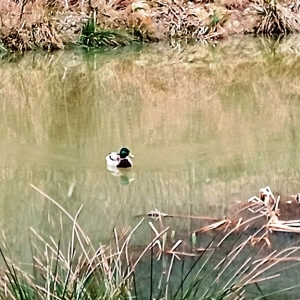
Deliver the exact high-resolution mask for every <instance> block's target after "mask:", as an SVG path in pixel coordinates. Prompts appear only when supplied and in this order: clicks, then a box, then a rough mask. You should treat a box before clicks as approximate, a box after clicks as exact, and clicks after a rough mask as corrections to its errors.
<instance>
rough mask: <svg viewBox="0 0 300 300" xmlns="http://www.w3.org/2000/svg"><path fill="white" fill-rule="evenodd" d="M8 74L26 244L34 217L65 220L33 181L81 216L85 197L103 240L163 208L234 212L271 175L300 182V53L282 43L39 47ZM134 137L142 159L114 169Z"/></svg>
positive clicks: (9, 226)
mask: <svg viewBox="0 0 300 300" xmlns="http://www.w3.org/2000/svg"><path fill="white" fill-rule="evenodd" d="M0 76H1V83H0V90H1V94H0V100H1V101H0V108H1V116H0V149H1V151H0V162H1V166H2V168H1V171H0V172H1V173H0V178H1V195H0V207H1V210H0V216H1V218H0V226H1V229H2V231H3V233H4V235H5V236H6V238H7V244H8V245H9V246H10V247H13V249H15V251H16V252H17V251H20V252H22V249H24V248H22V247H23V245H24V243H26V242H27V241H28V239H29V238H28V232H29V228H30V227H33V228H35V229H37V230H39V231H43V232H45V231H47V230H49V224H54V227H55V226H60V224H61V223H64V221H63V218H64V217H63V218H62V217H61V215H62V213H61V211H60V210H59V209H57V208H56V207H55V205H54V204H53V203H51V201H49V200H47V199H46V198H45V197H44V196H43V195H41V194H40V193H39V192H37V191H36V190H35V189H33V188H32V187H31V186H29V184H32V185H34V186H36V187H37V188H38V189H40V190H41V191H43V192H44V193H46V194H47V195H49V196H50V197H52V198H53V199H54V200H55V201H57V202H58V203H59V204H60V205H62V206H63V207H64V208H65V209H66V210H67V211H68V212H70V213H71V214H72V215H73V216H74V215H75V213H76V212H77V210H78V209H79V208H80V206H81V205H82V204H83V205H84V206H83V209H82V212H81V214H80V216H79V222H80V224H82V227H83V228H84V230H85V231H86V232H88V234H89V236H91V238H92V239H94V240H96V241H105V240H107V239H108V238H109V237H110V236H111V232H112V228H113V227H114V226H115V225H116V224H117V225H118V226H119V227H124V226H126V227H127V226H128V227H130V226H133V225H135V224H136V223H137V220H139V217H138V218H135V217H136V216H140V215H145V214H147V213H148V212H149V211H151V210H154V209H155V208H157V209H158V210H160V211H162V212H165V213H170V214H177V215H178V214H180V215H183V214H187V215H209V216H217V217H222V216H224V215H226V213H227V212H228V210H229V209H230V207H231V205H233V204H234V203H235V202H236V201H246V200H247V199H248V198H249V197H251V196H253V195H255V194H257V191H258V189H259V188H261V187H263V186H266V185H270V186H271V187H272V189H273V190H274V191H278V192H281V193H283V194H291V193H292V194H294V193H297V192H299V190H300V186H299V185H300V179H299V171H298V170H299V154H300V153H299V151H300V150H299V144H300V134H299V130H298V129H299V128H300V118H299V114H300V86H299V76H300V64H299V58H298V56H297V55H296V54H295V53H290V52H288V51H286V50H285V48H284V46H282V45H274V44H272V43H268V42H267V41H265V40H260V39H254V40H251V39H250V38H246V39H239V40H228V41H224V42H222V43H220V44H219V45H218V46H217V47H216V48H214V47H212V46H200V45H194V46H192V45H191V46H189V47H182V48H181V47H179V45H178V46H177V48H175V49H174V48H170V47H169V46H167V45H160V44H157V45H151V46H145V47H143V48H132V49H121V50H114V51H111V52H108V51H107V52H102V53H84V52H80V51H78V50H72V51H64V52H55V53H52V54H41V53H28V54H26V55H25V56H24V57H23V58H15V59H11V60H10V61H8V60H4V61H2V62H1V64H0ZM122 146H127V147H129V148H130V149H131V151H132V153H133V154H134V155H135V156H136V158H135V159H134V167H133V168H132V170H130V171H127V172H124V173H123V174H122V176H114V175H113V174H111V173H110V172H109V171H107V169H106V165H105V156H106V155H107V153H109V152H110V151H117V150H118V149H119V148H120V147H122ZM182 224H183V226H187V227H188V226H189V224H185V223H182ZM24 255H25V254H24V252H23V253H22V256H24Z"/></svg>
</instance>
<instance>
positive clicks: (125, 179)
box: [107, 165, 134, 185]
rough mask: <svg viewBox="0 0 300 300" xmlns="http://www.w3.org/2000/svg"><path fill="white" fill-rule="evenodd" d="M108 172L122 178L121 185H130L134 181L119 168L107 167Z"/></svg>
mask: <svg viewBox="0 0 300 300" xmlns="http://www.w3.org/2000/svg"><path fill="white" fill-rule="evenodd" d="M107 170H108V171H110V173H111V174H112V175H113V176H116V177H119V178H120V183H121V185H128V184H129V183H131V182H132V181H134V178H133V177H130V176H128V175H127V174H124V173H122V172H121V171H120V169H118V168H117V167H112V166H108V165H107Z"/></svg>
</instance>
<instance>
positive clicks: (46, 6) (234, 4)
mask: <svg viewBox="0 0 300 300" xmlns="http://www.w3.org/2000/svg"><path fill="white" fill-rule="evenodd" d="M299 15H300V14H299V5H298V2H297V0H295V1H294V2H292V3H286V4H285V3H282V2H279V1H274V0H272V1H267V0H263V1H256V0H252V1H248V0H222V1H220V2H213V3H212V2H210V1H200V2H195V3H190V4H189V2H185V1H179V2H176V3H175V2H173V1H170V0H164V1H158V0H155V1H146V0H123V1H122V0H109V1H106V2H104V1H97V0H72V1H71V0H36V1H18V0H7V1H2V2H1V3H0V22H1V26H0V28H1V29H0V38H1V42H2V44H3V45H4V46H5V48H6V49H9V50H13V51H21V52H23V51H26V50H33V49H37V48H40V49H44V50H54V49H62V48H64V47H65V46H66V45H68V44H70V43H75V44H76V43H77V41H79V43H80V44H83V45H85V46H86V47H91V48H98V47H107V46H109V47H112V48H115V47H116V46H124V45H128V44H130V43H131V42H132V41H136V40H138V41H145V42H156V41H159V40H166V39H168V40H170V39H187V40H190V39H192V40H195V41H197V42H202V43H203V42H208V41H215V40H217V39H220V38H223V37H226V36H228V35H232V34H236V33H257V34H263V35H270V36H278V35H282V34H283V35H286V34H289V33H293V32H299V24H300V22H299V21H300V20H299V18H300V17H299ZM88 20H93V23H94V24H95V30H94V31H93V32H90V35H89V36H87V35H86V29H87V27H90V24H91V21H89V22H88ZM87 22H88V24H87ZM128 32H129V33H130V34H128ZM1 48H2V47H1ZM0 50H1V49H0Z"/></svg>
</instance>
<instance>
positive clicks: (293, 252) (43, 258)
mask: <svg viewBox="0 0 300 300" xmlns="http://www.w3.org/2000/svg"><path fill="white" fill-rule="evenodd" d="M31 187H32V188H34V189H35V190H36V191H37V192H38V193H39V194H40V195H41V196H42V197H45V198H46V199H47V200H49V201H50V202H51V204H52V205H55V206H57V207H59V209H60V210H61V211H62V212H63V213H64V215H65V216H66V217H67V218H68V219H69V221H71V224H72V226H70V228H72V229H71V232H70V233H68V234H70V235H69V236H70V237H69V240H67V243H66V245H67V246H66V247H65V242H66V241H64V240H62V241H58V242H56V241H55V240H54V239H53V238H51V237H50V238H48V239H45V238H44V237H42V235H41V234H40V233H38V232H37V231H36V230H34V229H33V228H31V231H32V232H33V234H34V236H35V237H36V239H37V240H38V241H40V242H41V245H42V248H40V246H38V243H37V244H32V251H33V254H32V259H33V266H34V268H33V270H34V272H33V274H30V273H28V272H26V271H24V270H22V269H20V268H19V267H17V266H16V263H14V262H13V261H12V260H11V259H9V258H8V257H7V256H6V255H5V254H4V251H3V250H1V256H2V258H3V260H4V262H5V264H6V269H5V271H4V275H2V277H1V280H0V296H1V297H2V298H3V297H5V299H9V300H18V299H32V298H34V299H62V298H63V299H74V298H76V299H128V298H132V297H137V298H139V297H145V295H147V296H150V297H151V298H152V297H155V298H157V299H173V297H176V296H177V297H179V299H194V298H195V296H197V298H198V299H211V298H214V299H244V298H249V297H251V295H256V296H257V297H258V296H259V297H264V296H267V295H268V296H270V295H271V296H272V295H278V294H280V293H282V291H290V290H293V289H294V290H297V288H299V285H298V284H295V285H294V283H292V282H289V281H285V282H284V283H283V284H282V282H281V284H280V285H277V284H276V282H277V281H276V280H277V279H278V278H280V276H281V274H283V273H284V272H285V270H286V269H287V271H288V272H289V270H290V268H292V267H293V266H294V265H295V264H298V263H299V261H300V257H299V252H300V247H297V246H291V247H285V248H284V249H280V250H278V251H275V250H274V251H273V250H270V249H269V250H268V249H265V247H264V246H262V247H261V248H260V249H259V248H258V247H257V246H256V247H253V245H254V244H255V245H257V243H258V242H260V241H261V240H263V239H265V237H261V232H262V231H263V229H264V228H263V227H262V228H259V229H258V230H257V231H256V232H255V233H253V234H247V230H246V229H244V230H241V227H240V226H242V225H245V224H246V223H247V221H246V222H243V223H242V222H240V224H239V225H235V226H234V229H230V230H228V229H229V228H228V226H225V228H224V224H221V223H219V224H218V225H216V226H209V227H206V230H199V231H198V233H197V235H196V234H194V233H193V234H192V236H191V237H192V243H191V246H192V248H190V247H189V245H188V243H187V242H186V241H185V240H183V239H178V237H177V235H176V233H175V232H174V231H172V232H171V230H170V228H169V227H165V226H164V220H163V219H164V218H166V217H172V218H178V217H183V218H190V217H191V216H170V215H166V214H161V213H159V212H158V211H156V212H155V217H156V218H157V219H158V222H156V224H154V223H152V222H149V226H150V227H149V228H150V230H151V231H152V236H153V237H152V238H151V239H150V240H149V243H148V245H142V249H141V250H134V247H132V245H131V244H132V240H133V237H134V235H135V233H136V231H137V230H142V224H143V223H144V219H142V220H141V221H140V222H139V223H138V224H137V225H136V227H135V228H134V229H133V230H131V231H129V233H126V232H125V233H122V234H121V235H119V234H118V233H117V230H116V229H115V230H114V241H113V242H112V244H111V245H110V246H104V245H101V244H100V246H97V247H95V248H94V246H93V245H92V244H91V242H90V239H89V237H88V236H87V235H86V234H85V233H84V231H83V230H82V228H81V226H80V225H79V223H78V217H79V215H80V212H81V210H82V206H81V207H80V209H79V210H78V211H77V213H76V214H75V216H74V217H72V216H71V215H70V214H69V213H68V212H67V211H66V210H65V209H64V208H63V207H62V206H61V205H60V204H58V203H57V202H56V201H55V200H54V199H52V198H51V197H50V196H48V195H46V194H45V193H44V192H42V191H41V190H39V189H38V188H37V187H35V186H33V185H31ZM259 200H260V199H259ZM152 217H153V214H152ZM201 219H202V220H204V219H206V221H208V218H199V220H201ZM248 221H250V220H248ZM220 226H222V227H223V228H220ZM157 227H160V229H157ZM237 227H239V229H240V230H241V232H242V234H238V235H237V234H236V233H235V231H236V230H238V228H237ZM57 229H59V230H60V231H61V232H63V230H64V229H63V228H60V226H59V227H58V228H57ZM220 229H223V230H222V231H223V233H221V234H217V235H215V236H208V238H207V237H206V235H207V232H208V231H209V232H212V231H213V230H218V231H220ZM186 238H187V237H186ZM32 240H33V239H32ZM254 240H256V242H255V243H253V241H254ZM200 243H202V244H203V243H204V244H205V246H204V247H201V246H200ZM144 244H147V243H145V240H144ZM249 247H250V248H249ZM249 249H250V250H249ZM257 249H258V250H259V251H256V250H257ZM266 250H267V251H266ZM154 256H155V257H154ZM146 258H148V260H147V259H146ZM149 260H150V269H148V271H147V272H145V269H141V270H142V272H141V270H140V271H137V269H138V268H139V267H140V265H139V264H140V263H143V262H145V261H149ZM155 261H156V262H155ZM158 262H161V264H162V265H163V269H162V271H161V272H157V271H156V272H155V274H154V267H155V265H157V263H158ZM180 269H181V271H179V270H180ZM178 272H179V276H178V275H176V273H177V274H178ZM142 274H144V275H146V276H147V277H148V282H149V280H150V287H149V283H148V284H147V288H146V287H145V286H140V287H139V288H142V289H144V290H145V291H146V294H145V291H144V292H143V293H142V294H143V296H140V295H139V292H138V290H139V289H138V285H136V282H137V280H139V276H144V275H142ZM178 277H180V280H179V283H177V284H176V285H174V283H173V280H174V279H175V281H177V280H178ZM158 279H159V280H158ZM266 283H269V284H267V285H266ZM157 284H158V286H156V285H157ZM147 293H148V294H147ZM253 293H254V294H253Z"/></svg>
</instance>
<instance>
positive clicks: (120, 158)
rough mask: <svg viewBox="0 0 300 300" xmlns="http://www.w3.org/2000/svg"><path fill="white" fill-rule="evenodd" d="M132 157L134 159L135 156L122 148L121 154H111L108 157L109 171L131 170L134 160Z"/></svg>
mask: <svg viewBox="0 0 300 300" xmlns="http://www.w3.org/2000/svg"><path fill="white" fill-rule="evenodd" d="M130 157H131V158H133V157H134V155H133V154H132V153H130V150H129V149H128V148H126V147H123V148H121V149H120V151H119V152H111V153H109V154H108V155H107V156H106V164H107V168H108V169H109V170H110V169H114V168H124V169H127V168H131V167H132V160H131V159H130Z"/></svg>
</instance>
